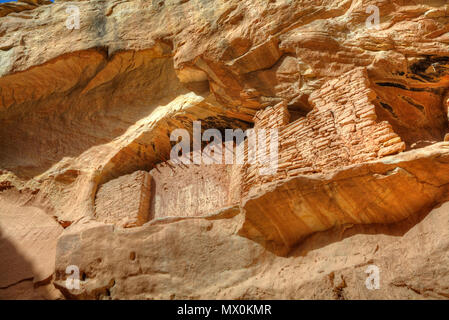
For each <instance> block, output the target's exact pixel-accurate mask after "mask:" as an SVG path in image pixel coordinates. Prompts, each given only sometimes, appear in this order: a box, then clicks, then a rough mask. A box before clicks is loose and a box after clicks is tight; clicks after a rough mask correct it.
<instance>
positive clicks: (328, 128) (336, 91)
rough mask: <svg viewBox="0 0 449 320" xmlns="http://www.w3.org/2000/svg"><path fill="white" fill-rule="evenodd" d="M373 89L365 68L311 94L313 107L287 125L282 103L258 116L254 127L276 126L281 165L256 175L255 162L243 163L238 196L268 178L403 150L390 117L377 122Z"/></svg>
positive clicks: (254, 189)
mask: <svg viewBox="0 0 449 320" xmlns="http://www.w3.org/2000/svg"><path fill="white" fill-rule="evenodd" d="M374 98H375V93H374V92H373V91H372V90H371V89H370V88H369V81H368V77H367V74H366V71H365V70H364V69H356V70H354V71H351V72H349V73H346V74H344V75H343V76H342V77H341V78H339V79H335V80H331V81H329V82H327V83H325V84H324V86H323V87H322V89H321V90H319V91H316V92H315V93H314V94H312V96H311V97H310V102H311V104H312V105H313V106H314V108H313V110H312V111H311V112H310V113H309V114H308V115H307V116H306V117H303V118H300V119H298V120H296V121H294V122H292V123H289V124H287V119H288V115H287V112H288V111H287V108H286V107H285V106H283V105H281V104H279V105H277V106H275V107H274V108H268V109H266V110H264V112H260V113H258V114H257V115H256V118H255V123H256V129H257V128H266V129H272V128H279V164H278V172H277V173H276V174H275V175H260V174H259V173H258V171H259V168H260V165H259V164H257V163H256V164H247V165H246V166H245V168H244V173H243V174H244V177H243V186H242V195H243V196H246V195H248V194H249V193H250V192H258V191H261V190H262V189H263V187H264V185H265V184H266V183H270V182H273V181H278V180H282V179H287V178H290V177H294V176H298V175H304V174H313V173H319V172H325V171H330V170H332V169H336V168H341V167H342V166H345V165H350V164H355V163H361V162H365V161H370V160H374V159H376V158H380V157H384V156H387V155H392V154H395V153H398V152H401V151H404V150H405V143H404V142H403V141H402V140H401V138H400V137H399V136H398V135H397V134H396V133H395V132H394V131H393V129H392V127H391V126H390V125H389V124H388V122H386V121H384V122H377V121H376V119H377V116H376V112H375V106H374V105H373V104H372V103H371V101H372V100H373V99H374Z"/></svg>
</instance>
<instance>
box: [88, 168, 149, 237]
mask: <svg viewBox="0 0 449 320" xmlns="http://www.w3.org/2000/svg"><path fill="white" fill-rule="evenodd" d="M150 191H151V177H150V175H149V174H148V172H145V171H136V172H134V173H132V174H128V175H124V176H121V177H120V178H117V179H114V180H111V181H109V182H107V183H105V184H103V185H102V186H101V187H100V188H99V190H98V192H97V197H96V201H95V207H96V212H95V216H96V219H97V220H99V221H102V222H105V223H114V224H117V225H119V226H121V227H125V228H127V227H136V226H141V225H143V224H144V223H145V222H147V221H148V219H149V217H148V215H149V207H150V200H151V192H150Z"/></svg>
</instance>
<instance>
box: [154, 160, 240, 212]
mask: <svg viewBox="0 0 449 320" xmlns="http://www.w3.org/2000/svg"><path fill="white" fill-rule="evenodd" d="M231 170H232V166H231V165H225V164H214V165H205V164H201V165H197V164H190V165H182V164H173V163H172V161H167V162H164V163H161V164H159V165H157V166H156V168H155V169H153V170H152V171H151V172H150V174H151V176H152V186H153V189H154V190H153V193H152V200H151V208H150V212H151V213H150V216H151V218H153V219H157V218H164V217H186V216H190V217H196V216H204V215H207V214H210V213H212V212H214V211H216V210H218V209H220V208H223V207H226V206H230V205H232V204H233V203H232V202H233V200H232V199H231V196H230V174H231ZM234 202H235V200H234Z"/></svg>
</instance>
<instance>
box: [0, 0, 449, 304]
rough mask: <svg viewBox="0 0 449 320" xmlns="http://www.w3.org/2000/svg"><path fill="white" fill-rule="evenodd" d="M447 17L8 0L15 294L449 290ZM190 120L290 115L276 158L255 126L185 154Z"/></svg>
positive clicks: (11, 290) (3, 27)
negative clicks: (377, 281)
mask: <svg viewBox="0 0 449 320" xmlns="http://www.w3.org/2000/svg"><path fill="white" fill-rule="evenodd" d="M68 5H71V6H73V5H75V6H77V7H78V8H79V12H80V28H79V29H74V30H69V29H68V28H67V25H66V19H67V18H68V12H67V11H66V9H67V6H68ZM373 5H374V6H377V8H378V9H379V13H380V24H379V25H378V26H377V28H372V27H370V26H369V24H368V23H367V20H369V18H370V13H367V8H368V7H370V6H373ZM371 8H372V7H371ZM448 25H449V5H448V4H447V3H446V1H445V0H434V1H425V0H419V1H414V2H413V3H410V2H407V1H400V0H394V1H391V0H381V1H379V0H376V1H374V0H363V1H351V0H318V1H316V0H313V1H312V0H297V1H290V0H276V1H271V0H243V1H242V0H230V1H222V0H189V1H184V0H169V1H143V0H113V1H105V0H95V1H57V2H56V3H53V4H52V3H51V2H49V1H19V2H17V3H8V4H0V236H1V244H0V248H1V249H0V255H1V256H2V261H8V263H2V265H1V266H0V267H1V268H4V269H5V270H3V269H2V277H1V278H0V296H1V297H5V298H53V299H54V298H60V297H64V298H70V299H72V298H75V299H122V298H142V299H154V298H156V299H157V298H164V299H169V298H212V297H213V298H215V297H216V298H226V299H246V298H295V299H300V298H325V299H351V298H353V299H370V298H376V299H377V298H379V299H388V298H399V299H407V298H413V299H414V298H416V299H419V298H438V299H444V298H448V297H449V292H448V289H447V288H448V286H449V284H448V279H449V276H448V270H447V265H448V261H447V250H448V246H449V235H448V231H447V230H449V228H448V221H449V209H448V205H447V201H448V200H449V199H448V198H447V194H448V190H447V188H448V185H449V142H448V138H447V134H448V132H449V130H448V121H449V120H448V119H449V118H448V114H449V113H448V107H449V98H448V97H449V28H448ZM195 121H200V122H201V125H202V130H203V132H204V131H205V130H207V129H218V130H219V131H220V132H221V133H223V132H224V131H225V130H226V129H241V130H243V131H244V130H247V129H251V128H254V129H255V132H256V135H257V136H261V135H262V133H263V132H264V130H268V131H269V130H276V133H277V136H276V137H277V138H274V137H275V136H269V137H268V138H266V139H265V140H264V141H263V142H265V143H267V144H268V142H272V141H276V144H277V146H278V156H277V158H276V160H277V161H276V163H277V167H276V171H275V172H274V173H271V174H262V173H261V168H262V167H263V166H262V165H261V164H260V163H253V162H251V161H250V160H249V155H250V154H251V150H250V147H249V141H248V140H249V139H246V140H245V141H243V142H240V143H238V142H237V141H236V143H235V144H232V145H231V146H230V148H231V149H233V151H235V150H237V149H239V148H241V149H239V150H243V154H244V156H245V160H244V161H243V162H242V163H232V164H229V163H228V164H207V165H205V164H187V165H186V164H181V165H180V164H175V163H174V162H173V161H172V159H170V152H171V150H172V147H173V145H174V144H175V143H176V142H175V141H171V139H170V138H171V133H172V132H173V131H174V130H176V129H185V130H186V131H187V132H188V133H189V134H190V136H192V134H193V131H194V122H195ZM206 146H207V141H203V145H202V148H203V151H204V148H205V147H206ZM225 147H226V145H225ZM228 147H229V145H228ZM200 151H201V150H200ZM193 154H194V153H192V154H190V156H193ZM71 265H74V266H77V267H79V270H80V275H81V287H80V289H76V290H71V289H68V288H67V287H66V282H65V280H66V279H67V276H68V275H67V274H66V268H67V267H68V266H71ZM370 265H376V266H377V267H378V268H379V269H380V270H381V277H382V278H381V279H382V280H381V286H380V289H379V290H368V289H367V287H366V286H365V280H366V276H367V275H366V274H365V271H366V268H367V267H368V266H370Z"/></svg>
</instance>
